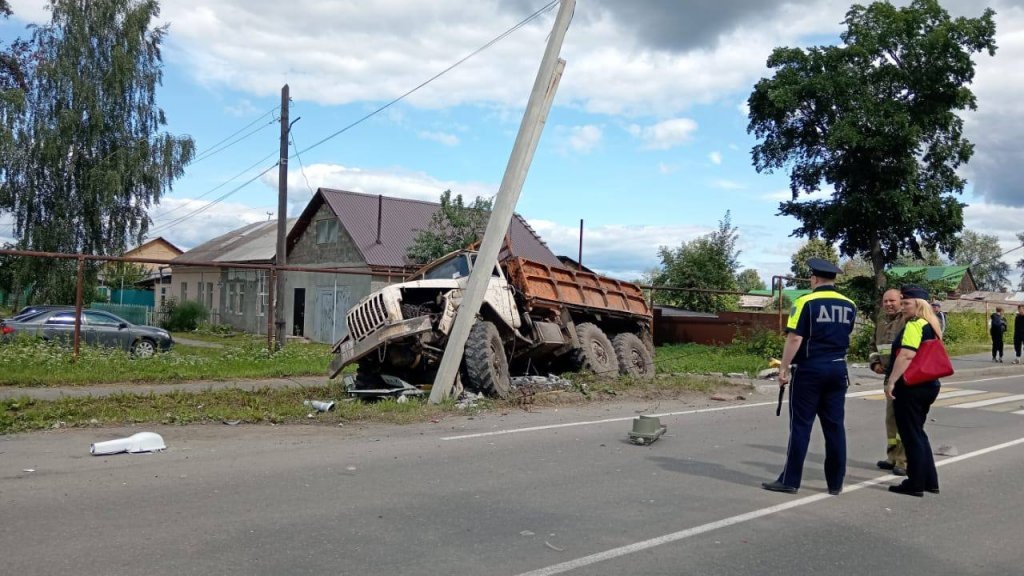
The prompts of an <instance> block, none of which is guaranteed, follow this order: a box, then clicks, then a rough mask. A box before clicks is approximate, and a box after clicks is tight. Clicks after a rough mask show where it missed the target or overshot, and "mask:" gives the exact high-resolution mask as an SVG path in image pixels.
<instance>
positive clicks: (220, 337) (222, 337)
mask: <svg viewBox="0 0 1024 576" xmlns="http://www.w3.org/2000/svg"><path fill="white" fill-rule="evenodd" d="M171 337H173V338H174V340H175V341H177V340H178V339H179V338H186V339H188V340H198V341H200V342H214V343H217V344H245V343H248V342H260V343H262V344H263V345H264V346H265V345H266V343H267V337H266V336H256V335H253V334H239V333H232V334H216V333H212V332H202V331H196V332H171Z"/></svg>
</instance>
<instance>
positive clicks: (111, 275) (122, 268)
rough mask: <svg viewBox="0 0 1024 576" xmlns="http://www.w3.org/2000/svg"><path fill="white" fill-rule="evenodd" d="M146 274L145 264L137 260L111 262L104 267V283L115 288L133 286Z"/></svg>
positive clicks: (143, 278)
mask: <svg viewBox="0 0 1024 576" xmlns="http://www.w3.org/2000/svg"><path fill="white" fill-rule="evenodd" d="M146 276H147V274H146V268H145V266H143V265H142V264H136V263H135V262H110V263H108V264H107V265H106V266H104V267H103V283H104V284H106V285H107V286H109V287H110V288H111V289H115V290H117V289H120V288H122V287H124V288H126V289H130V288H133V287H134V286H135V285H136V284H138V283H139V282H142V281H143V280H145V279H146Z"/></svg>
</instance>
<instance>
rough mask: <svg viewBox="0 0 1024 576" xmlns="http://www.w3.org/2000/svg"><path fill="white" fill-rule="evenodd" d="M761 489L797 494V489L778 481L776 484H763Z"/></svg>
mask: <svg viewBox="0 0 1024 576" xmlns="http://www.w3.org/2000/svg"><path fill="white" fill-rule="evenodd" d="M761 488H764V489H765V490H768V491H770V492H785V493H786V494H796V490H797V489H796V488H793V487H792V486H786V485H785V484H783V483H782V482H779V481H778V480H776V481H775V482H761Z"/></svg>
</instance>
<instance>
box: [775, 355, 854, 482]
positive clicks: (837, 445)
mask: <svg viewBox="0 0 1024 576" xmlns="http://www.w3.org/2000/svg"><path fill="white" fill-rule="evenodd" d="M849 385H850V381H849V377H848V374H847V371H846V362H845V360H843V359H840V360H837V361H834V362H816V363H807V362H804V363H802V364H800V365H799V366H796V367H795V368H794V369H793V372H792V377H791V378H790V382H789V426H790V430H789V447H788V448H787V449H786V467H785V468H783V470H782V474H780V475H779V482H781V483H782V484H785V485H786V486H791V487H793V488H799V487H800V482H801V479H802V478H803V469H804V459H805V458H806V457H807V445H808V444H809V443H810V440H811V429H812V428H813V427H814V418H815V417H817V418H818V420H819V422H821V431H822V432H823V433H824V434H825V482H826V483H827V484H828V487H829V489H830V490H832V489H839V488H842V486H843V479H844V478H845V477H846V429H845V428H844V426H843V422H844V418H845V414H846V390H847V388H848V387H849Z"/></svg>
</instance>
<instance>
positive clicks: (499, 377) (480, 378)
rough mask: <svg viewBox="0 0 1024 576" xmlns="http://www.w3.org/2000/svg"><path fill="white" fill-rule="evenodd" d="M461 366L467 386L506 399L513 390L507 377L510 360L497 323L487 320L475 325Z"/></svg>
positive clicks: (471, 330)
mask: <svg viewBox="0 0 1024 576" xmlns="http://www.w3.org/2000/svg"><path fill="white" fill-rule="evenodd" d="M462 365H463V367H464V368H465V375H466V386H467V387H468V388H470V389H472V390H476V391H477V392H482V393H483V394H486V395H488V396H497V397H498V398H507V397H508V395H509V392H510V391H511V390H512V381H511V380H510V378H509V373H508V358H507V357H506V356H505V345H504V344H503V343H502V341H501V334H499V333H498V329H497V328H496V327H495V326H494V323H492V322H487V321H486V320H481V321H478V322H477V323H476V324H473V328H471V329H470V331H469V340H467V341H466V352H465V354H464V355H463V359H462Z"/></svg>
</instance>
